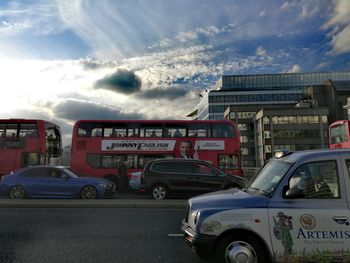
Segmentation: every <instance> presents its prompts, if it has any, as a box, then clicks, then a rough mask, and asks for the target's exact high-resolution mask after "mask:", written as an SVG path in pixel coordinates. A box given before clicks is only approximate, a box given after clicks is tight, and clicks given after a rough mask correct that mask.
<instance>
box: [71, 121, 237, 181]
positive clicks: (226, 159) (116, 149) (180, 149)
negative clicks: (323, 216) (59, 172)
mask: <svg viewBox="0 0 350 263" xmlns="http://www.w3.org/2000/svg"><path fill="white" fill-rule="evenodd" d="M179 157H180V158H181V157H184V158H198V159H200V160H205V161H208V162H210V163H211V164H213V165H215V166H217V167H219V168H221V169H223V170H225V171H226V172H228V173H231V174H236V175H242V170H241V165H240V136H239V131H238V129H237V128H236V125H235V124H234V123H232V122H231V121H228V120H220V121H211V120H208V121H198V120H196V121H186V120H80V121H77V122H76V123H75V125H74V127H73V135H72V148H71V168H72V170H73V171H74V172H76V173H78V174H80V175H85V176H96V177H104V178H107V179H109V180H111V181H113V182H115V183H116V184H117V185H119V186H120V184H121V178H119V175H118V169H117V167H118V163H120V162H123V161H126V162H127V166H128V171H127V173H128V176H129V178H131V175H132V173H133V172H138V171H142V169H143V167H144V165H145V164H146V163H147V162H148V161H149V160H152V159H159V158H179Z"/></svg>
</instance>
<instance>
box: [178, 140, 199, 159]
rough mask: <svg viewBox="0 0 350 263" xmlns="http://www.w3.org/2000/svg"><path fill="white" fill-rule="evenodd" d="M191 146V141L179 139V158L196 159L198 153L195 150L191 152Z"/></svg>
mask: <svg viewBox="0 0 350 263" xmlns="http://www.w3.org/2000/svg"><path fill="white" fill-rule="evenodd" d="M191 148H192V143H191V141H181V142H180V144H179V152H180V155H179V158H185V159H198V153H197V151H195V153H194V154H193V155H192V154H191Z"/></svg>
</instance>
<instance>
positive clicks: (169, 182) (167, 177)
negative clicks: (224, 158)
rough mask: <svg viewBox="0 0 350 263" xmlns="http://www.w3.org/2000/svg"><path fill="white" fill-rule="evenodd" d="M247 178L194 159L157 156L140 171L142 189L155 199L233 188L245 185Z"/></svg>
mask: <svg viewBox="0 0 350 263" xmlns="http://www.w3.org/2000/svg"><path fill="white" fill-rule="evenodd" d="M245 184H246V180H245V179H244V178H242V177H239V176H233V175H230V174H227V173H225V172H223V171H221V170H219V169H218V168H215V167H214V166H212V165H211V164H209V163H207V162H205V161H200V160H193V159H158V160H152V161H149V162H148V163H147V164H146V166H145V168H144V169H143V171H142V174H141V185H140V190H141V191H147V192H150V193H151V194H152V196H153V198H155V199H164V198H166V197H168V195H171V194H172V195H175V194H176V195H178V194H182V195H186V196H188V195H189V194H190V195H193V194H201V193H207V192H212V191H216V190H221V189H228V188H233V187H238V188H243V187H245Z"/></svg>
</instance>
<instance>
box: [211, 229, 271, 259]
mask: <svg viewBox="0 0 350 263" xmlns="http://www.w3.org/2000/svg"><path fill="white" fill-rule="evenodd" d="M264 251H265V248H264V247H263V246H262V245H261V242H259V241H258V240H256V239H255V238H252V237H249V236H245V235H239V234H238V235H237V236H235V237H232V236H226V237H225V238H223V239H222V240H221V241H220V242H219V244H218V246H217V248H216V258H217V259H218V262H222V263H225V262H227V263H230V262H251V263H257V262H259V263H260V262H268V260H267V255H265V254H266V253H265V252H264Z"/></svg>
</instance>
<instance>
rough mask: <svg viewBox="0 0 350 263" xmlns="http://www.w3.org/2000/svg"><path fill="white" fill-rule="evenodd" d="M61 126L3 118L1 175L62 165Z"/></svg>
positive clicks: (0, 121) (0, 149) (1, 123)
mask: <svg viewBox="0 0 350 263" xmlns="http://www.w3.org/2000/svg"><path fill="white" fill-rule="evenodd" d="M61 153H62V138H61V131H60V128H59V127H58V126H57V125H55V124H53V123H51V122H48V121H44V120H29V119H0V175H4V174H9V173H10V172H11V171H13V170H17V169H19V168H21V167H26V166H31V165H39V164H52V165H57V164H60V160H61Z"/></svg>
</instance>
